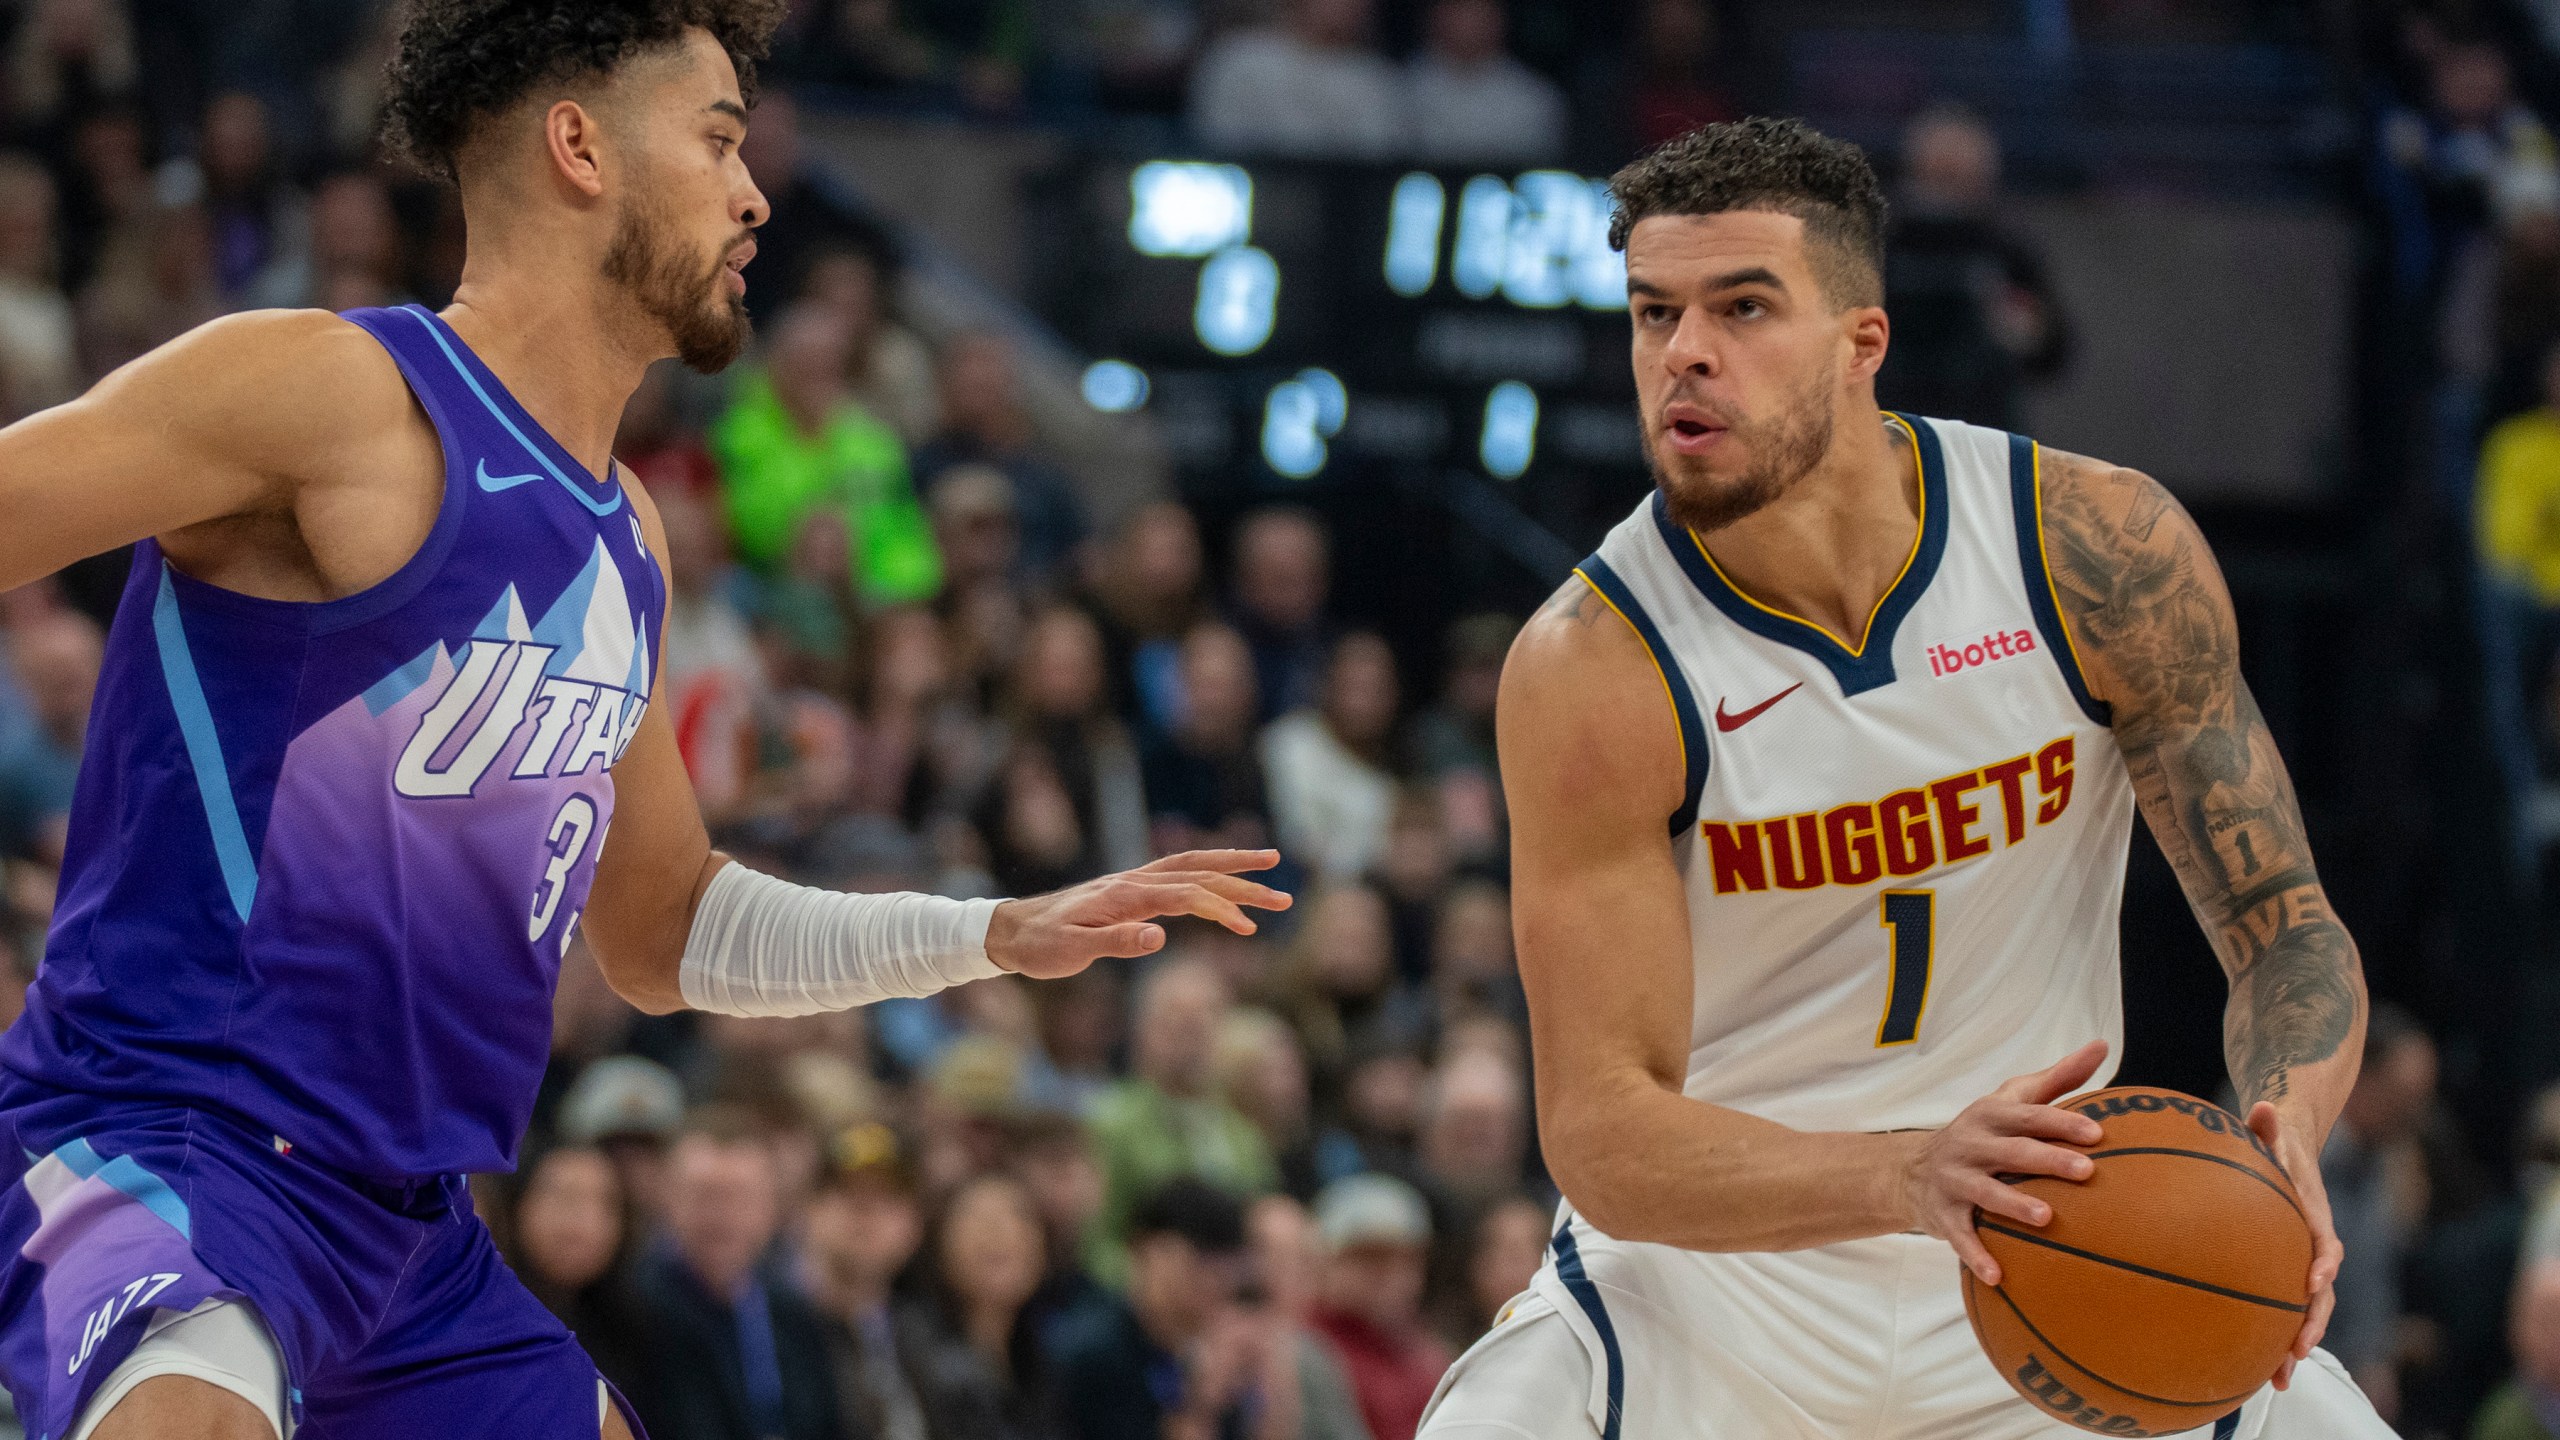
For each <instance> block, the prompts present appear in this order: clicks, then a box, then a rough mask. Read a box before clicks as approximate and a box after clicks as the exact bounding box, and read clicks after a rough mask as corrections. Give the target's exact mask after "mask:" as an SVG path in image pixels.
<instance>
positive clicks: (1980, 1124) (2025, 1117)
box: [1902, 1040, 2107, 1285]
mask: <svg viewBox="0 0 2560 1440" xmlns="http://www.w3.org/2000/svg"><path fill="white" fill-rule="evenodd" d="M2106 1058H2107V1042H2106V1041H2104V1040H2092V1041H2090V1042H2089V1043H2088V1044H2086V1045H2083V1046H2081V1047H2080V1048H2079V1049H2077V1050H2074V1051H2072V1052H2071V1053H2070V1054H2069V1055H2067V1056H2065V1057H2063V1059H2062V1060H2061V1061H2060V1062H2059V1063H2057V1064H2056V1065H2054V1066H2053V1068H2051V1069H2049V1070H2039V1071H2037V1072H2036V1073H2034V1074H2033V1075H2021V1076H2019V1077H2018V1078H2016V1079H2014V1080H2011V1081H2008V1082H2006V1083H2004V1084H2003V1085H2001V1087H2000V1088H1999V1089H1997V1090H1994V1091H1992V1092H1991V1093H1990V1094H1988V1095H1986V1096H1984V1097H1982V1098H1981V1099H1979V1100H1976V1101H1974V1102H1973V1103H1972V1104H1970V1105H1968V1106H1966V1107H1965V1108H1964V1113H1963V1114H1961V1115H1958V1116H1957V1117H1956V1118H1955V1119H1954V1121H1953V1122H1951V1123H1950V1124H1949V1125H1948V1126H1947V1127H1946V1128H1945V1129H1943V1130H1933V1131H1931V1132H1929V1134H1928V1138H1927V1139H1926V1140H1924V1141H1922V1142H1921V1145H1920V1147H1919V1149H1918V1150H1917V1151H1915V1152H1914V1153H1913V1155H1912V1157H1911V1160H1910V1163H1909V1164H1908V1165H1907V1166H1906V1167H1905V1168H1904V1170H1903V1175H1902V1194H1903V1199H1904V1201H1905V1203H1907V1204H1908V1205H1909V1206H1910V1210H1911V1219H1912V1223H1913V1224H1914V1225H1915V1226H1916V1227H1918V1228H1919V1229H1921V1230H1925V1231H1927V1232H1928V1233H1929V1234H1932V1235H1935V1236H1937V1237H1938V1238H1939V1239H1941V1240H1944V1241H1946V1242H1947V1243H1948V1244H1950V1245H1953V1246H1954V1247H1955V1249H1956V1258H1958V1259H1960V1260H1962V1261H1963V1262H1964V1265H1965V1268H1966V1269H1968V1270H1971V1271H1972V1272H1973V1274H1974V1278H1975V1279H1977V1280H1980V1281H1981V1282H1982V1283H1983V1284H1985V1285H1997V1284H1999V1283H2000V1262H1999V1261H1997V1260H1994V1259H1992V1258H1991V1252H1990V1251H1989V1250H1986V1249H1984V1248H1983V1246H1982V1240H1981V1237H1979V1236H1977V1235H1975V1234H1974V1233H1973V1212H1974V1210H1975V1208H1976V1207H1980V1209H1981V1210H1982V1211H1983V1213H1985V1214H1988V1215H1999V1216H2004V1217H2006V1218H2008V1219H2011V1220H2015V1221H2017V1222H2019V1223H2020V1224H2023V1225H2043V1224H2045V1223H2046V1222H2048V1221H2050V1220H2052V1219H2053V1207H2052V1206H2050V1205H2047V1204H2046V1203H2044V1202H2043V1201H2041V1200H2038V1199H2037V1198H2035V1197H2034V1196H2032V1195H2029V1194H2028V1193H2027V1192H2025V1191H2023V1190H2020V1189H2018V1188H2017V1187H2016V1186H2013V1185H2009V1184H2005V1183H2003V1182H2002V1179H2001V1177H2002V1176H2009V1177H2011V1178H2016V1177H2019V1176H2025V1175H2058V1176H2060V1177H2061V1178H2063V1179H2065V1180H2086V1179H2088V1178H2089V1174H2090V1172H2091V1171H2092V1170H2093V1169H2095V1168H2096V1167H2095V1165H2094V1164H2093V1163H2092V1162H2091V1161H2090V1159H2089V1157H2088V1156H2086V1155H2083V1154H2081V1153H2080V1152H2079V1151H2077V1150H2071V1149H2066V1148H2064V1147H2065V1145H2094V1144H2096V1143H2098V1122H2097V1121H2095V1120H2092V1119H2090V1118H2089V1117H2088V1116H2086V1115H2083V1114H2081V1113H2079V1112H2078V1111H2076V1110H2062V1109H2057V1108H2055V1106H2054V1103H2053V1102H2054V1101H2056V1100H2059V1099H2061V1098H2062V1097H2063V1096H2065V1095H2068V1094H2070V1093H2071V1092H2072V1091H2074V1090H2077V1089H2079V1088H2080V1087H2081V1086H2083V1085H2086V1084H2088V1083H2089V1077H2090V1076H2092V1075H2095V1074H2097V1073H2098V1065H2099V1062H2101V1061H2103V1060H2105V1059H2106ZM2055 1141H2060V1142H2063V1144H2055V1143H2052V1142H2055Z"/></svg>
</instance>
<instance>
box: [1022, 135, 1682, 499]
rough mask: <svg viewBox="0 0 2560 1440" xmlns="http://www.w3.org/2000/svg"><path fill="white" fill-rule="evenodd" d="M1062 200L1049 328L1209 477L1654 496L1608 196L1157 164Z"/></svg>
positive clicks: (1413, 173) (1495, 179) (1102, 389)
mask: <svg viewBox="0 0 2560 1440" xmlns="http://www.w3.org/2000/svg"><path fill="white" fill-rule="evenodd" d="M1052 198H1053V200H1054V201H1058V202H1062V203H1057V204H1055V205H1053V207H1052V208H1053V210H1054V211H1055V212H1056V213H1055V214H1054V216H1053V223H1055V224H1056V225H1059V226H1061V227H1065V228H1064V229H1063V230H1062V231H1061V232H1060V233H1067V234H1072V236H1073V237H1074V243H1072V244H1066V245H1060V246H1057V247H1054V249H1052V250H1051V251H1049V252H1048V253H1046V254H1044V255H1043V256H1041V257H1039V258H1040V259H1041V261H1042V262H1043V263H1042V265H1041V267H1040V268H1041V271H1042V276H1043V278H1042V283H1041V285H1040V289H1041V293H1042V296H1043V299H1044V308H1045V309H1046V310H1047V312H1048V314H1049V318H1050V319H1051V320H1052V321H1053V323H1055V324H1057V325H1058V326H1059V328H1060V329H1061V330H1063V331H1064V332H1065V333H1066V334H1067V335H1068V336H1069V337H1070V338H1072V339H1073V340H1075V341H1076V342H1077V343H1078V344H1079V345H1081V346H1082V347H1083V348H1084V349H1086V350H1087V351H1088V352H1089V353H1091V354H1094V355H1098V356H1104V357H1108V358H1107V359H1105V360H1103V361H1100V362H1098V363H1097V364H1096V365H1095V366H1094V367H1093V369H1092V371H1091V372H1089V373H1088V375H1087V376H1086V398H1087V399H1088V400H1089V401H1090V402H1092V403H1093V404H1095V405H1096V406H1097V407H1098V408H1102V409H1106V410H1127V409H1133V408H1136V407H1138V406H1140V405H1147V406H1150V407H1151V408H1152V410H1153V411H1154V413H1156V414H1157V415H1158V417H1159V418H1160V419H1161V420H1162V421H1163V422H1164V425H1165V428H1166V431H1167V433H1168V435H1169V436H1170V437H1171V439H1172V441H1173V444H1174V448H1175V451H1176V454H1177V457H1178V458H1179V459H1180V460H1181V461H1182V463H1184V464H1185V465H1186V466H1187V467H1189V468H1192V469H1194V470H1203V471H1205V470H1218V471H1222V472H1231V471H1232V470H1233V469H1234V467H1235V466H1237V465H1238V464H1240V463H1244V464H1250V463H1253V462H1255V461H1258V462H1259V463H1260V464H1261V465H1263V466H1264V467H1266V468H1267V470H1268V471H1269V473H1270V475H1271V476H1272V477H1276V478H1277V479H1278V480H1280V481H1288V482H1295V481H1306V480H1312V479H1314V478H1316V477H1317V476H1319V475H1324V474H1326V473H1328V471H1333V470H1336V469H1337V467H1339V466H1340V465H1342V464H1344V463H1346V462H1354V461H1359V462H1370V463H1406V464H1424V463H1428V464H1439V465H1447V466H1457V467H1462V468H1465V469H1469V470H1473V471H1476V472H1479V473H1481V474H1483V475H1485V476H1488V477H1490V478H1492V479H1494V480H1497V481H1500V482H1504V483H1505V484H1514V483H1520V482H1524V481H1526V482H1528V483H1531V484H1535V483H1538V482H1539V481H1540V480H1541V479H1542V478H1563V476H1562V475H1561V474H1559V473H1558V472H1591V471H1598V472H1621V473H1624V474H1627V475H1631V476H1634V477H1636V478H1638V479H1640V478H1641V474H1642V467H1643V457H1642V452H1641V448H1640V439H1639V436H1638V433H1637V427H1636V422H1635V419H1634V413H1633V389H1632V384H1631V381H1630V379H1629V376H1628V371H1627V358H1626V357H1627V318H1626V262H1625V258H1624V257H1623V256H1621V255H1620V254H1619V253H1618V252H1616V251H1615V250H1613V249H1611V248H1610V246H1609V240H1608V232H1609V216H1610V209H1611V201H1610V196H1609V191H1608V187H1607V185H1606V183H1605V182H1603V181H1600V180H1595V179H1592V178H1590V177H1588V176H1582V175H1576V174H1572V173H1569V172H1565V171H1560V170H1535V171H1530V172H1527V173H1525V174H1514V175H1497V174H1488V173H1451V172H1434V171H1418V170H1387V169H1375V168H1369V167H1353V166H1331V165H1301V164H1283V163H1269V164H1266V163H1254V164H1249V165H1245V164H1233V163H1223V162H1213V161H1197V160H1146V161H1140V162H1135V163H1128V162H1121V163H1097V164H1092V165H1089V166H1087V167H1085V168H1083V169H1081V170H1080V171H1078V172H1076V173H1075V174H1074V175H1073V176H1072V179H1071V181H1070V184H1069V185H1068V186H1067V187H1066V189H1065V190H1064V191H1063V192H1062V193H1059V194H1057V195H1055V196H1053V197H1052ZM1577 488H1580V487H1577ZM1612 488H1616V487H1612Z"/></svg>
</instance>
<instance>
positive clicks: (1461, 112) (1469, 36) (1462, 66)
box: [1404, 0, 1565, 167]
mask: <svg viewBox="0 0 2560 1440" xmlns="http://www.w3.org/2000/svg"><path fill="white" fill-rule="evenodd" d="M1505 28H1506V21H1505V18H1504V16H1503V13H1502V0H1436V3H1434V4H1433V5H1432V7H1431V11H1430V14H1429V16H1428V17H1427V18H1426V20H1425V22H1424V29H1423V45H1422V53H1421V54H1419V55H1416V56H1415V57H1414V58H1413V61H1412V63H1411V64H1409V65H1407V66H1406V67H1405V73H1404V83H1405V101H1406V106H1407V111H1408V114H1409V115H1410V117H1411V120H1412V124H1413V136H1412V144H1411V147H1410V148H1411V152H1412V155H1413V158H1414V159H1416V160H1419V161H1421V162H1422V163H1423V164H1426V165H1513V166H1523V167H1525V166H1531V165H1549V164H1553V163H1554V162H1555V161H1556V159H1557V158H1558V157H1559V156H1561V155H1562V154H1563V153H1564V131H1565V104H1564V92H1562V91H1560V90H1558V89H1557V88H1556V85H1555V82H1554V81H1552V80H1549V79H1548V78H1547V77H1545V76H1544V75H1541V74H1539V73H1538V72H1537V71H1535V70H1532V69H1530V68H1529V67H1528V66H1526V65H1523V64H1521V63H1520V62H1519V61H1518V60H1516V59H1514V58H1512V55H1511V52H1510V51H1509V50H1507V49H1505V48H1504V40H1505V38H1506V37H1505V35H1504V30H1505Z"/></svg>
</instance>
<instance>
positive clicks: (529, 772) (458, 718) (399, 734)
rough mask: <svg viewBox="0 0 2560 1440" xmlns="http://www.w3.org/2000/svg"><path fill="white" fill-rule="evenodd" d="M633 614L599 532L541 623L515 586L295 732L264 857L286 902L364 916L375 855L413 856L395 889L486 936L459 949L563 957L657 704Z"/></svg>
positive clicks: (300, 908)
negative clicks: (615, 771) (621, 766)
mask: <svg viewBox="0 0 2560 1440" xmlns="http://www.w3.org/2000/svg"><path fill="white" fill-rule="evenodd" d="M634 620H635V609H634V606H633V603H632V598H631V591H630V587H629V585H628V584H627V582H626V581H625V579H624V577H623V574H622V571H621V569H620V567H619V566H618V565H617V564H616V563H615V561H614V558H613V556H612V555H611V554H610V553H609V552H608V551H607V550H606V548H605V547H604V545H603V544H602V543H601V542H599V543H598V544H597V545H596V548H595V550H594V552H593V554H592V555H591V556H590V558H589V560H588V562H587V565H586V568H585V569H584V570H582V571H580V572H579V573H578V575H577V577H576V578H575V579H574V580H572V581H571V582H570V584H569V586H568V588H567V589H566V590H564V591H563V592H561V594H560V595H559V596H558V597H557V598H556V599H554V600H553V601H552V602H551V604H550V605H549V606H548V607H547V608H545V609H544V610H543V611H542V614H541V616H540V618H539V619H528V618H527V614H526V610H525V606H524V601H523V597H522V595H521V594H520V593H519V592H518V591H517V589H516V587H515V586H513V585H509V586H507V587H506V588H505V590H504V591H503V592H502V593H501V594H500V595H499V596H498V597H497V599H496V600H495V601H494V602H493V603H492V604H491V606H490V608H489V611H488V613H487V616H486V617H485V618H484V619H483V620H482V621H481V622H480V623H479V624H478V625H477V626H476V627H474V629H473V630H472V631H471V633H470V635H469V636H468V637H467V638H457V640H456V642H455V644H454V645H452V646H448V645H447V644H446V643H445V642H443V641H438V642H436V643H435V644H432V645H430V646H429V647H428V648H427V649H426V650H424V651H422V652H420V654H419V655H418V656H417V658H416V659H414V660H412V661H410V662H409V663H408V664H406V665H403V666H401V667H400V668H399V669H398V670H395V671H393V672H392V673H391V674H390V675H387V676H385V677H384V678H383V679H382V680H381V681H379V682H378V683H376V684H375V685H374V686H373V687H372V688H370V689H368V690H366V691H365V692H364V693H363V694H361V695H358V696H356V697H354V698H352V699H350V700H348V701H347V702H346V703H345V704H343V705H341V706H339V707H338V708H337V709H336V710H334V711H332V712H331V713H330V714H328V715H327V716H325V717H323V718H322V719H321V720H319V721H318V722H316V723H314V724H313V725H312V726H311V727H310V728H309V729H307V730H305V731H304V732H303V733H302V734H301V735H300V736H298V737H296V738H295V740H294V742H293V744H292V745H291V746H290V747H289V748H288V749H287V751H286V755H285V763H284V766H283V769H282V772H281V773H280V774H279V775H278V777H277V787H276V806H275V810H276V815H277V823H276V824H275V825H274V826H273V827H272V828H271V829H270V830H269V832H268V836H267V850H268V854H267V857H266V859H267V864H266V865H265V866H264V867H262V868H263V869H264V870H265V871H266V872H267V874H268V875H269V876H270V877H271V880H270V883H271V884H273V885H276V886H278V887H281V893H279V894H278V896H277V899H278V901H279V902H281V904H282V905H284V906H285V907H287V908H288V910H289V911H290V912H292V913H307V914H314V915H318V914H344V913H351V912H355V913H360V912H361V909H362V908H363V905H364V903H365V901H364V897H365V896H366V895H367V894H374V895H380V894H384V893H386V892H385V887H381V886H380V885H379V884H378V883H377V881H378V870H379V867H380V866H381V864H382V863H383V857H385V856H401V857H414V858H410V859H407V860H405V861H403V862H402V863H403V864H404V866H405V867H406V873H404V875H403V879H404V880H405V881H406V882H407V883H406V884H404V885H402V886H400V887H397V893H401V894H405V895H408V896H411V897H415V898H416V899H422V900H427V901H431V902H432V903H433V904H434V905H435V906H436V907H437V916H436V921H435V923H436V924H437V925H438V927H439V928H440V929H442V930H444V931H445V932H446V933H447V934H449V935H451V936H453V937H454V938H456V939H462V940H471V941H478V942H481V943H478V944H470V945H465V946H461V947H458V949H457V952H456V953H457V954H460V955H472V954H477V955H481V956H489V957H494V956H496V955H500V954H504V953H507V951H508V950H509V949H510V948H512V947H520V946H522V945H524V944H526V943H528V942H530V943H531V944H533V945H534V946H535V947H536V950H537V953H538V954H539V956H540V958H541V961H542V962H543V964H544V968H545V970H546V971H548V970H550V969H551V967H554V966H556V965H557V963H558V960H559V956H560V955H561V953H562V952H563V951H564V950H565V949H566V948H567V946H568V942H569V937H570V934H571V933H572V931H573V929H574V928H575V925H576V919H577V914H578V911H579V909H580V908H581V907H582V906H583V905H584V904H585V899H586V889H587V885H588V883H589V882H590V881H591V880H592V878H593V874H594V864H593V862H594V856H595V851H596V850H597V849H598V848H599V842H600V841H601V838H602V835H603V831H604V828H605V826H606V825H607V824H608V823H609V822H610V821H611V819H612V815H613V789H612V782H611V780H610V778H609V777H608V776H607V775H606V774H605V773H604V771H605V770H606V768H607V767H609V766H611V765H612V764H613V762H614V761H615V760H617V759H619V758H620V757H621V754H622V751H623V749H624V747H626V746H627V745H629V744H630V741H631V737H632V736H633V735H634V734H635V733H636V732H637V731H638V729H639V724H640V717H641V715H642V713H643V712H644V711H645V710H646V709H647V706H648V684H649V675H650V673H651V664H650V655H649V645H648V640H647V638H646V635H645V633H643V632H642V631H641V630H640V629H639V628H638V627H637V626H636V625H635V623H634ZM386 791H387V792H388V793H387V794H386V793H385V792H386ZM421 866H425V867H429V868H428V869H427V871H426V873H420V871H419V868H418V867H421ZM439 871H441V872H442V873H437V872H439ZM314 889H319V890H322V891H325V893H320V894H313V893H310V892H311V891H313V890H314ZM482 963H486V962H482ZM451 978H453V979H454V980H455V981H456V982H457V983H463V984H468V983H470V980H469V977H467V976H462V975H456V976H453V977H451ZM549 981H550V975H549V974H548V973H545V974H544V975H542V976H541V977H540V980H539V983H541V984H543V985H545V986H547V985H548V983H549Z"/></svg>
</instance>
